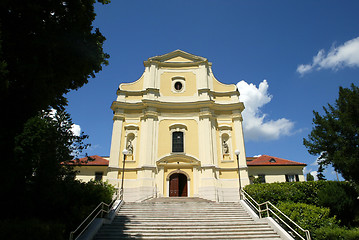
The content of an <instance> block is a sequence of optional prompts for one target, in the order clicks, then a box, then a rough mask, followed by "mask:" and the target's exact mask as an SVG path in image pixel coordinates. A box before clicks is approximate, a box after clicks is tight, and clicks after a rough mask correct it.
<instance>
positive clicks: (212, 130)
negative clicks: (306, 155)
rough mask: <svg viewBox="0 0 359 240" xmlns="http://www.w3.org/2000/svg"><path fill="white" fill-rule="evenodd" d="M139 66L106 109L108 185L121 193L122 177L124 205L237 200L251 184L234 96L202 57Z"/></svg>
mask: <svg viewBox="0 0 359 240" xmlns="http://www.w3.org/2000/svg"><path fill="white" fill-rule="evenodd" d="M144 66H145V70H144V73H143V74H142V76H141V77H140V78H139V79H138V80H136V81H134V82H130V83H122V84H120V86H119V88H118V90H117V99H116V101H114V102H113V103H112V105H111V109H112V110H113V112H114V116H113V132H112V141H111V151H110V157H109V163H108V168H107V171H106V173H107V176H106V180H107V181H109V183H111V184H113V185H115V186H116V187H120V185H121V179H122V177H124V199H125V201H141V200H144V199H147V198H150V197H172V196H188V197H202V198H205V199H209V200H213V201H238V200H239V191H238V189H239V186H240V185H241V186H242V187H243V186H245V185H247V184H250V181H251V180H250V177H249V171H248V166H247V161H246V152H245V146H244V137H243V128H242V121H243V118H242V114H241V113H242V111H243V110H244V104H243V103H242V102H240V101H239V94H240V93H239V92H240V89H239V91H238V90H237V88H236V85H234V84H224V83H221V82H220V81H218V80H217V79H216V78H215V76H214V75H213V73H212V68H211V66H212V63H210V62H209V61H208V60H207V59H206V58H203V57H200V56H195V55H192V54H189V53H186V52H184V51H181V50H176V51H173V52H171V53H168V54H165V55H161V56H155V57H151V58H149V59H148V60H147V61H144ZM124 149H126V150H127V154H126V155H124V154H123V153H122V152H123V150H124ZM236 153H237V154H238V153H239V154H238V155H236ZM237 156H238V162H239V166H238V164H237ZM123 161H125V165H123V163H124V162H123ZM253 163H254V162H253ZM274 164H275V163H274ZM304 165H305V164H304ZM123 166H125V168H124V169H125V171H124V176H122V169H123ZM262 167H264V166H262ZM297 167H298V166H297ZM238 169H239V171H238ZM257 169H260V168H257ZM302 169H303V166H301V167H299V168H298V169H296V170H295V171H294V172H293V171H292V172H293V174H294V175H299V176H300V177H297V179H296V180H304V177H303V173H302ZM260 171H261V170H260ZM256 174H257V175H259V173H258V172H256ZM252 177H253V176H252Z"/></svg>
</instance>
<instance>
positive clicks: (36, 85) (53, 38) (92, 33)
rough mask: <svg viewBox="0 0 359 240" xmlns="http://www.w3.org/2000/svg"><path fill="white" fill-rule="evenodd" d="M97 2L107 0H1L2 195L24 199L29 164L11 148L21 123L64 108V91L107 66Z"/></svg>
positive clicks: (22, 125)
mask: <svg viewBox="0 0 359 240" xmlns="http://www.w3.org/2000/svg"><path fill="white" fill-rule="evenodd" d="M95 2H101V3H107V2H109V1H106V0H98V1H95V0H81V1H80V0H73V1H66V0H65V1H63V0H41V1H40V0H33V1H23V0H2V1H0V109H1V111H2V116H3V118H2V126H5V127H4V128H3V129H2V131H0V143H1V144H0V152H1V154H2V159H3V161H5V162H6V164H2V170H3V171H2V174H1V178H0V182H2V183H5V182H6V185H5V187H4V189H3V194H5V195H11V196H14V197H15V199H22V198H23V196H22V193H23V191H24V189H25V185H26V183H25V182H26V181H27V180H28V174H29V172H26V170H24V169H23V165H28V163H27V162H26V161H25V160H24V159H20V158H17V157H15V153H14V148H15V138H16V136H19V135H23V134H26V133H24V132H23V130H24V126H25V123H26V122H27V121H28V120H29V119H31V118H32V117H35V116H36V115H37V114H38V112H40V111H41V110H43V109H47V108H48V107H49V106H52V107H54V108H56V109H60V110H63V109H64V107H65V106H66V104H67V99H66V97H65V95H64V94H66V93H68V92H69V91H71V90H76V89H78V88H80V87H81V86H83V85H84V84H86V83H87V82H88V79H89V78H91V77H94V76H95V73H98V72H99V71H101V69H102V66H103V65H107V64H108V58H109V55H108V54H106V53H104V52H103V43H104V41H105V37H104V36H103V35H102V34H101V33H100V31H99V30H98V29H94V28H93V26H92V22H93V20H94V19H95V16H96V14H95V12H94V4H95ZM20 138H21V136H20ZM16 154H19V152H17V153H16ZM26 154H27V153H26V152H23V154H22V155H23V156H26ZM17 156H19V155H17ZM15 169H19V170H20V171H19V172H18V173H19V174H18V175H14V172H17V171H16V170H15ZM21 174H24V175H21ZM6 201H7V199H4V198H2V199H1V200H0V204H1V205H9V204H13V200H11V201H10V202H6ZM15 205H16V204H15Z"/></svg>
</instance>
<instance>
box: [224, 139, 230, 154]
mask: <svg viewBox="0 0 359 240" xmlns="http://www.w3.org/2000/svg"><path fill="white" fill-rule="evenodd" d="M222 148H223V153H224V154H228V153H229V147H228V144H227V142H226V140H223V145H222Z"/></svg>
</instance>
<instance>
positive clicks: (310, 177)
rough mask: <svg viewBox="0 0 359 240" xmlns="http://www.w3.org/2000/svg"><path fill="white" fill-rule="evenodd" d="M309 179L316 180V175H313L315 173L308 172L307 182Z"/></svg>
mask: <svg viewBox="0 0 359 240" xmlns="http://www.w3.org/2000/svg"><path fill="white" fill-rule="evenodd" d="M308 181H314V177H313V175H312V174H310V173H307V182H308Z"/></svg>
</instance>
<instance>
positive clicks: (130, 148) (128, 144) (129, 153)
mask: <svg viewBox="0 0 359 240" xmlns="http://www.w3.org/2000/svg"><path fill="white" fill-rule="evenodd" d="M126 149H127V151H128V155H132V154H133V145H132V140H131V139H128V142H127V147H126Z"/></svg>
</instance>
